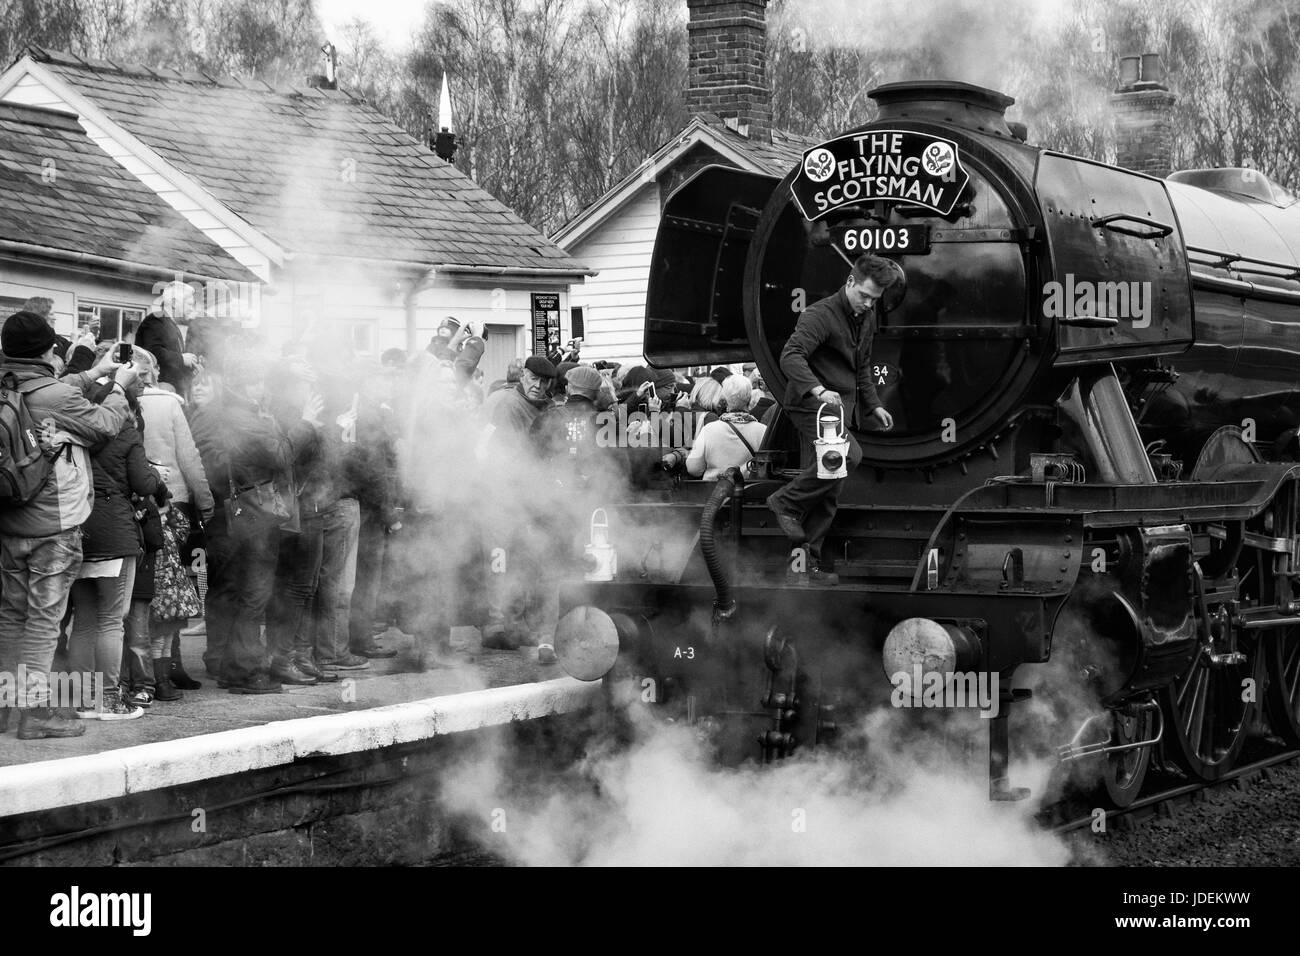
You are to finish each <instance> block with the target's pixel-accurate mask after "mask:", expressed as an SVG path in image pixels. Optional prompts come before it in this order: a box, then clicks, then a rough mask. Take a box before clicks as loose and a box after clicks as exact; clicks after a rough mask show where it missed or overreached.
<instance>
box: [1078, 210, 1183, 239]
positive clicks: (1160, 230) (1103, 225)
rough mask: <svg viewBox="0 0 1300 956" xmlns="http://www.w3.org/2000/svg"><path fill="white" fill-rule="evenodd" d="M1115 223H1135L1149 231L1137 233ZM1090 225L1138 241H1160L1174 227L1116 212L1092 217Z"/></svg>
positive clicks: (1142, 217)
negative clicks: (1134, 237) (1119, 233)
mask: <svg viewBox="0 0 1300 956" xmlns="http://www.w3.org/2000/svg"><path fill="white" fill-rule="evenodd" d="M1117 222H1135V223H1137V224H1138V225H1140V226H1146V227H1147V228H1148V230H1149V231H1147V232H1139V231H1138V230H1136V229H1125V228H1124V227H1123V226H1117V225H1115V223H1117ZM1092 225H1093V228H1095V229H1109V230H1110V231H1111V232H1122V233H1123V234H1124V235H1126V236H1136V237H1137V238H1139V239H1162V238H1164V237H1165V236H1167V235H1169V234H1170V233H1172V232H1173V231H1174V227H1173V226H1171V225H1169V223H1167V222H1161V221H1160V220H1158V219H1148V218H1147V217H1146V216H1138V215H1134V214H1133V213H1130V212H1117V213H1112V214H1111V215H1109V216H1094V217H1093V219H1092Z"/></svg>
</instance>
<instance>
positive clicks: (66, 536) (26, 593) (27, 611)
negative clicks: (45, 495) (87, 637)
mask: <svg viewBox="0 0 1300 956" xmlns="http://www.w3.org/2000/svg"><path fill="white" fill-rule="evenodd" d="M80 568H81V529H80V528H71V529H69V530H67V531H61V532H59V533H58V534H52V535H49V536H48V537H44V538H19V537H11V536H9V535H4V536H0V671H3V672H5V673H7V674H16V673H18V668H19V666H20V665H21V666H23V667H24V668H25V669H26V673H27V691H26V693H27V703H28V704H29V705H30V706H32V707H45V706H48V705H49V700H50V680H49V678H50V667H51V666H52V665H53V663H54V647H55V645H56V644H57V643H58V640H59V622H60V621H61V620H62V619H63V613H64V611H65V610H66V609H67V606H68V594H69V592H70V591H71V589H72V581H73V579H74V578H75V577H76V576H77V571H78V570H80Z"/></svg>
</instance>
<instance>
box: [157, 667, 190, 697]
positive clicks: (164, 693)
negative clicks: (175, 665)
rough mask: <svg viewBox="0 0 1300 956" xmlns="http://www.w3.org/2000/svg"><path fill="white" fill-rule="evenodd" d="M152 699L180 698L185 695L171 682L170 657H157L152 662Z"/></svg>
mask: <svg viewBox="0 0 1300 956" xmlns="http://www.w3.org/2000/svg"><path fill="white" fill-rule="evenodd" d="M153 680H154V689H153V698H154V700H180V699H181V698H182V697H184V696H185V695H184V694H182V693H181V692H180V691H179V690H177V688H176V685H175V684H174V683H172V659H171V658H170V657H159V658H157V659H156V660H155V661H154V662H153Z"/></svg>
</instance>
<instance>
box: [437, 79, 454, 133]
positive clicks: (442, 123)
mask: <svg viewBox="0 0 1300 956" xmlns="http://www.w3.org/2000/svg"><path fill="white" fill-rule="evenodd" d="M451 123H452V120H451V88H450V87H449V86H448V84H447V71H446V70H443V71H442V92H441V93H439V94H438V129H440V130H442V131H443V132H448V133H450V132H452V128H451Z"/></svg>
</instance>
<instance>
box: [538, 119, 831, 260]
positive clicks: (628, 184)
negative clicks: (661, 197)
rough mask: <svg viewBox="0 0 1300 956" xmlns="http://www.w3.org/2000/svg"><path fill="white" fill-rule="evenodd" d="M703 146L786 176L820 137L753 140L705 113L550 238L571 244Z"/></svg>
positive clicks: (779, 135)
mask: <svg viewBox="0 0 1300 956" xmlns="http://www.w3.org/2000/svg"><path fill="white" fill-rule="evenodd" d="M700 144H703V145H705V146H707V147H708V148H710V149H712V150H713V151H714V152H716V153H718V154H719V155H720V156H721V157H722V159H721V160H720V162H722V161H725V162H727V163H731V164H733V165H735V166H738V167H740V168H741V169H745V170H749V171H750V172H756V173H763V174H765V175H768V176H774V177H776V178H777V179H781V178H783V177H784V176H785V174H786V173H788V172H790V170H792V169H794V168H795V166H797V165H798V164H799V163H800V161H802V159H803V153H804V150H806V149H808V148H809V147H811V146H815V145H816V144H817V140H815V139H810V138H808V137H806V136H800V135H799V134H797V133H790V132H787V131H785V130H773V131H772V142H771V143H765V142H762V141H760V140H752V139H750V138H749V137H748V136H745V135H742V134H741V133H740V132H739V131H738V130H736V129H733V128H732V127H731V126H728V125H727V123H726V122H725V121H724V120H722V119H720V118H719V117H717V116H715V115H714V114H712V113H702V114H700V115H697V116H695V117H693V118H692V119H691V121H690V122H689V123H687V124H686V127H685V128H684V129H683V130H682V131H681V132H679V133H678V134H677V135H676V136H674V137H673V138H672V139H670V140H669V141H668V142H667V143H665V144H664V145H663V146H661V147H659V149H658V150H656V151H655V153H654V154H653V155H651V156H648V157H647V158H646V159H645V161H644V162H642V163H641V165H639V166H638V167H637V168H636V169H634V170H633V171H632V172H631V173H629V174H628V175H627V177H626V178H624V179H623V181H622V182H620V183H619V184H618V185H616V186H615V187H614V188H613V189H611V190H610V191H609V192H607V193H605V194H604V195H603V196H601V197H600V198H599V199H597V200H596V201H595V202H593V203H591V204H589V205H588V206H587V207H586V208H585V209H583V210H582V211H581V212H579V213H578V214H577V215H576V216H574V217H573V218H572V219H570V220H569V221H568V222H566V223H565V224H564V225H563V226H561V227H560V228H559V229H557V230H556V231H555V233H554V235H552V236H551V238H552V239H554V240H555V241H556V242H558V243H560V244H561V245H562V246H565V247H566V248H569V247H572V246H573V245H574V244H575V243H577V242H578V241H579V240H581V239H582V238H583V237H584V236H585V235H587V234H588V233H589V232H590V231H591V230H592V229H594V228H595V227H596V226H597V225H599V224H600V223H601V222H603V221H605V220H606V219H607V218H609V217H610V216H612V215H613V214H614V213H615V212H617V211H618V210H619V209H621V208H622V207H623V206H624V205H625V204H626V203H628V202H630V201H631V199H632V197H633V196H635V195H636V194H637V193H638V192H639V191H640V190H641V188H642V187H643V186H644V185H645V184H646V183H647V182H649V181H651V180H652V179H655V178H657V177H658V176H659V175H660V174H662V173H664V172H666V171H667V170H669V169H671V168H672V167H673V165H674V164H675V163H676V162H677V161H678V160H680V159H682V158H683V157H684V156H686V154H687V153H689V152H690V151H691V150H692V149H693V148H694V147H695V146H697V145H700Z"/></svg>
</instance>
